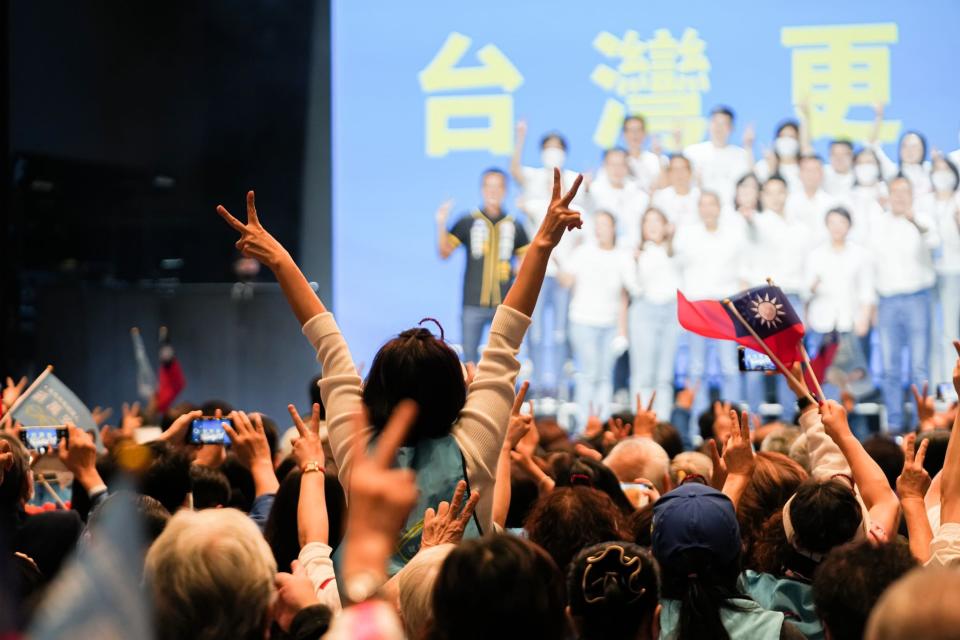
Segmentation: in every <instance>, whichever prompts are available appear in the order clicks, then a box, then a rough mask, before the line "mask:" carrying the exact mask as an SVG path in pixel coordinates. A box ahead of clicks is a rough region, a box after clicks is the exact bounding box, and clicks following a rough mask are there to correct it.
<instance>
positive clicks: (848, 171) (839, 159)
mask: <svg viewBox="0 0 960 640" xmlns="http://www.w3.org/2000/svg"><path fill="white" fill-rule="evenodd" d="M829 158H830V163H829V164H828V165H827V166H825V167H824V168H823V190H824V191H826V192H827V193H829V194H830V195H831V196H833V197H834V198H836V199H837V200H838V201H849V198H850V191H851V190H852V189H853V184H854V182H855V181H856V176H855V175H854V173H853V144H851V143H850V141H849V140H834V141H832V142H831V143H830V156H829Z"/></svg>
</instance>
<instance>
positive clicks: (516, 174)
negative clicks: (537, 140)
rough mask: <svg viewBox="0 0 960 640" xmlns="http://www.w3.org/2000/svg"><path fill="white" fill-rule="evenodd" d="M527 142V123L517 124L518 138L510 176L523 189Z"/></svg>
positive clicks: (514, 146)
mask: <svg viewBox="0 0 960 640" xmlns="http://www.w3.org/2000/svg"><path fill="white" fill-rule="evenodd" d="M526 141H527V122H526V121H525V120H520V121H519V122H517V138H516V141H515V142H514V144H513V155H512V156H511V157H510V175H511V176H513V179H514V180H516V182H517V184H518V185H519V186H520V187H521V188H522V187H523V182H524V178H523V160H522V158H523V145H524V143H525V142H526Z"/></svg>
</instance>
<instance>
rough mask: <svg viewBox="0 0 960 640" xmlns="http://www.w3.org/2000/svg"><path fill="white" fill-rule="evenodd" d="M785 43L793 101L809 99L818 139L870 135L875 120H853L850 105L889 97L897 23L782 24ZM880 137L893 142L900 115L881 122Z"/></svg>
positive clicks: (870, 103)
mask: <svg viewBox="0 0 960 640" xmlns="http://www.w3.org/2000/svg"><path fill="white" fill-rule="evenodd" d="M780 42H781V44H783V46H785V47H788V48H792V49H793V54H792V58H793V60H792V74H793V90H792V92H793V102H794V103H795V104H798V103H801V102H804V101H806V102H808V103H809V105H810V107H811V111H810V133H811V135H812V136H813V137H814V138H822V137H831V138H849V139H851V140H867V139H869V138H870V137H871V133H872V130H873V126H874V125H873V123H872V122H870V121H858V120H851V119H849V118H848V117H847V116H848V113H849V111H850V109H851V108H852V107H865V106H874V105H877V104H887V103H888V102H889V101H890V49H889V46H888V45H891V44H896V42H897V25H896V24H893V23H881V24H852V25H831V26H819V27H784V28H783V29H782V30H781V32H780ZM879 133H880V141H881V142H892V141H893V140H896V138H897V135H898V134H899V133H900V121H899V120H887V121H884V122H883V124H882V125H881V126H880V132H879Z"/></svg>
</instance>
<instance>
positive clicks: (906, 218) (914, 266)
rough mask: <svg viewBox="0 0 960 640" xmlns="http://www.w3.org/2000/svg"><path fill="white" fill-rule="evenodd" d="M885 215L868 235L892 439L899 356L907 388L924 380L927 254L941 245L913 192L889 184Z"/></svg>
mask: <svg viewBox="0 0 960 640" xmlns="http://www.w3.org/2000/svg"><path fill="white" fill-rule="evenodd" d="M889 189H890V210H889V211H886V212H884V213H883V214H882V215H881V216H880V217H879V218H878V219H877V220H876V224H875V225H873V228H872V229H871V230H870V237H871V241H870V249H871V251H872V253H873V256H872V257H873V265H874V266H873V270H874V271H873V273H874V276H873V280H874V283H875V286H876V289H877V294H878V295H879V301H878V314H877V330H878V332H879V335H880V350H881V352H882V356H883V396H884V404H885V405H886V407H887V422H888V424H889V428H890V431H891V432H892V433H900V432H902V430H903V429H904V422H905V420H904V413H903V398H904V389H905V385H904V381H903V379H902V377H901V372H902V355H903V351H904V349H906V350H907V352H908V356H909V359H910V376H909V377H910V379H909V381H908V382H909V383H913V384H918V385H920V384H923V383H924V382H925V381H927V380H929V373H928V358H929V355H930V307H931V299H930V296H931V290H932V288H933V286H934V284H935V283H936V279H937V277H936V272H935V271H934V268H933V256H932V251H933V250H934V249H936V248H937V247H938V246H939V244H940V237H939V233H938V232H937V225H936V222H935V221H934V219H933V217H932V216H930V215H929V213H928V212H926V211H923V210H922V209H917V208H915V207H914V199H913V187H912V186H911V184H910V181H909V180H908V179H907V178H905V177H903V176H899V177H897V178H894V179H893V180H891V181H890V185H889Z"/></svg>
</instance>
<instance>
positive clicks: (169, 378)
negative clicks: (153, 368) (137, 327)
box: [153, 327, 187, 413]
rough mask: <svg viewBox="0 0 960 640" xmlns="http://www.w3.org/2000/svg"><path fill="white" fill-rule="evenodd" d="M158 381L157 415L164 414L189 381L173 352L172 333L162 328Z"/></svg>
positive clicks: (156, 393) (154, 403)
mask: <svg viewBox="0 0 960 640" xmlns="http://www.w3.org/2000/svg"><path fill="white" fill-rule="evenodd" d="M157 379H158V381H157V390H156V392H155V393H154V395H153V408H154V410H155V411H156V412H157V413H164V412H165V411H166V410H167V409H168V408H169V407H170V405H171V404H173V401H174V400H175V399H176V397H177V396H178V395H179V394H180V392H181V391H183V388H184V387H186V386H187V379H186V377H185V376H184V375H183V369H181V368H180V361H179V360H177V356H176V354H175V353H174V351H173V345H172V344H171V343H170V332H169V331H168V330H167V328H166V327H160V370H159V371H158V372H157Z"/></svg>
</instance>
